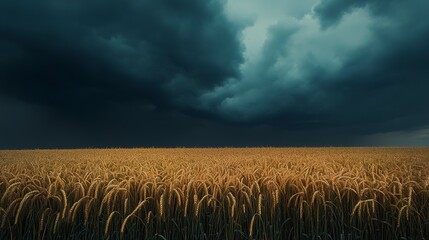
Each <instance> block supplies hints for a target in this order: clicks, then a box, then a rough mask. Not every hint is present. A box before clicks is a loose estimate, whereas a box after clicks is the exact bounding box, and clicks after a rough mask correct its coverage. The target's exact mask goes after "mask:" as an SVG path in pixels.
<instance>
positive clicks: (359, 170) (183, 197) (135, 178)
mask: <svg viewBox="0 0 429 240" xmlns="http://www.w3.org/2000/svg"><path fill="white" fill-rule="evenodd" d="M0 155H1V156H2V159H4V161H2V163H1V166H0V167H1V168H0V195H1V198H0V221H1V225H0V236H1V237H2V238H5V239H6V238H16V239H32V238H35V237H36V238H39V239H51V238H56V239H58V238H68V239H86V238H91V239H94V238H96V239H103V238H108V239H117V238H123V239H151V238H156V237H158V238H161V239H239V238H242V237H243V234H244V235H246V233H248V237H249V239H308V238H312V239H341V238H343V239H344V238H348V239H370V238H380V239H398V238H407V239H422V238H424V237H426V236H429V149H428V148H314V149H306V148H288V149H284V148H246V149H228V148H225V149H105V150H90V149H88V150H51V151H45V150H35V151H0ZM58 159H61V160H58Z"/></svg>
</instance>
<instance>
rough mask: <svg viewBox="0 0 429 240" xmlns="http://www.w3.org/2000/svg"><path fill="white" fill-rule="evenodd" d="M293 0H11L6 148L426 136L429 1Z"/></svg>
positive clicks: (1, 34)
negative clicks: (244, 5)
mask: <svg viewBox="0 0 429 240" xmlns="http://www.w3.org/2000/svg"><path fill="white" fill-rule="evenodd" d="M276 2H277V1H276ZM287 3H288V4H290V5H291V6H295V8H291V9H293V10H294V11H293V12H292V11H290V12H287V10H285V11H284V13H283V12H282V11H279V12H278V18H277V19H274V20H272V19H269V17H268V16H269V14H266V17H265V15H264V13H263V11H265V10H264V9H260V16H259V17H258V16H257V14H256V16H254V15H252V14H248V15H246V14H243V16H239V14H236V13H237V11H243V10H240V8H239V7H234V6H232V5H231V4H230V3H229V4H228V2H226V1H217V0H209V1H192V0H186V1H181V2H180V4H179V3H176V2H175V1H167V0H163V1H154V2H149V1H139V0H133V1H127V2H117V1H110V0H109V1H100V0H96V1H91V2H89V3H88V2H87V1H81V0H78V1H71V2H70V1H65V0H59V1H49V2H37V1H5V2H1V3H0V52H1V53H2V54H1V55H0V100H1V101H0V103H1V104H0V107H2V109H5V111H7V113H8V114H7V115H8V116H7V117H3V118H2V119H1V120H0V130H1V131H2V132H4V133H5V134H4V135H3V136H7V138H8V139H6V138H5V137H3V138H2V139H0V145H3V146H10V147H13V146H19V145H20V144H21V145H22V146H27V145H28V146H31V142H37V141H40V143H41V144H40V146H51V145H52V146H54V145H55V144H51V142H52V140H53V139H62V140H61V141H62V143H63V146H75V145H79V144H76V142H81V143H82V145H84V144H86V145H97V146H104V145H109V146H110V145H125V146H133V145H136V146H137V145H169V146H170V145H178V146H179V145H187V146H189V145H195V146H198V145H199V144H200V143H201V144H200V145H219V146H220V145H299V144H302V145H306V144H310V145H336V144H342V143H347V144H350V145H356V144H357V145H359V144H360V143H362V144H366V142H364V141H368V143H371V144H374V141H379V142H383V141H384V140H383V139H386V136H391V135H392V134H393V135H394V136H398V134H399V133H401V134H403V135H404V136H409V137H408V138H409V139H415V138H413V137H411V135H410V134H414V133H419V134H420V133H422V132H425V130H424V129H425V128H426V127H427V126H428V125H429V112H428V111H427V110H426V109H427V103H429V94H427V91H428V90H429V66H428V65H429V62H428V61H427V59H428V57H429V47H428V45H427V39H429V22H427V21H423V20H422V19H425V16H426V13H427V11H428V10H429V3H428V2H427V1H425V0H413V1H410V2H403V1H386V0H365V1H354V0H353V1H352V0H351V1H342V0H321V1H320V2H317V1H310V0H308V1H304V2H302V3H301V4H297V3H294V2H293V1H287ZM255 4H256V3H255ZM294 4H295V5H294ZM231 6H232V7H231ZM249 6H252V5H251V4H250V5H249ZM259 8H260V6H257V5H254V9H252V7H249V9H245V10H246V11H248V12H252V11H253V12H256V13H257V12H258V11H259ZM269 10H270V9H268V10H266V11H267V12H270V11H269ZM234 11H235V12H234ZM294 13H296V14H294ZM298 13H299V14H298ZM270 21H271V22H270ZM255 33H257V34H255ZM252 34H253V35H252ZM27 116H31V119H29V118H28V117H27ZM18 128H19V129H18ZM422 129H423V130H422ZM109 130H111V132H110V134H108V132H109ZM26 133H27V134H28V137H27V140H23V138H25V137H23V136H25V134H26ZM389 133H390V134H391V135H389ZM145 134H146V137H145V136H144V135H145ZM321 134H323V135H324V136H326V138H325V140H323V139H321V138H320V135H321ZM377 134H378V135H377ZM380 134H385V135H380ZM64 135H67V136H69V137H68V138H66V137H61V136H64ZM142 135H143V136H142ZM100 136H102V138H103V139H100ZM258 136H259V137H260V139H259V140H256V139H255V138H258ZM381 136H382V137H381ZM167 137H171V139H170V140H166V139H165V138H167ZM84 139H87V142H86V143H84V142H85V140H84ZM142 139H145V140H142ZM197 139H198V140H197ZM201 139H202V140H201ZM294 139H295V141H294ZM368 139H369V140H368ZM418 139H419V140H418V141H417V140H415V142H418V143H416V145H422V144H423V145H424V144H427V142H425V139H426V138H418ZM422 139H423V140H422ZM323 141H325V142H323ZM359 141H362V142H359ZM413 141H414V140H413ZM24 143H25V144H24ZM27 143H28V144H27ZM151 143H152V144H151ZM222 143H223V144H222ZM264 143H265V144H264ZM26 144H27V145H26ZM395 145H398V144H396V142H395ZM399 145H400V144H399Z"/></svg>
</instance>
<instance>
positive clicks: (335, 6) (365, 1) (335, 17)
mask: <svg viewBox="0 0 429 240" xmlns="http://www.w3.org/2000/svg"><path fill="white" fill-rule="evenodd" d="M394 2H395V0H393V1H391V0H347V1H341V0H322V1H321V2H320V4H318V5H317V6H316V7H315V8H314V12H315V13H316V14H317V15H318V17H319V18H320V23H321V25H322V27H323V28H327V27H329V26H331V25H335V24H337V23H338V22H339V21H340V20H341V18H342V17H343V16H344V15H345V14H348V13H350V12H352V11H353V10H354V9H356V8H361V7H366V6H367V5H369V6H370V7H371V8H372V10H387V8H388V6H389V4H393V3H394ZM396 2H398V1H396Z"/></svg>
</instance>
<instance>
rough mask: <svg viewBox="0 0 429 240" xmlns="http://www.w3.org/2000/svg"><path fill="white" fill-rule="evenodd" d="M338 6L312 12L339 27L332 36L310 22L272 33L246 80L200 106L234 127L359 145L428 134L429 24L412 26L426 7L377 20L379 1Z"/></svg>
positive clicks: (283, 25) (284, 25)
mask: <svg viewBox="0 0 429 240" xmlns="http://www.w3.org/2000/svg"><path fill="white" fill-rule="evenodd" d="M337 2H338V3H335V2H334V1H322V2H321V3H320V4H319V5H318V6H316V7H315V9H316V14H318V15H316V17H317V18H319V19H320V18H321V19H320V23H321V24H322V26H323V24H324V23H326V22H324V21H328V22H330V23H333V22H335V21H338V24H336V25H335V26H332V27H331V28H322V29H320V28H319V27H318V25H319V22H317V21H316V19H315V18H312V17H307V18H306V19H301V20H299V21H292V22H291V21H284V22H278V23H276V24H275V25H273V26H272V27H271V28H270V29H269V30H268V34H267V38H266V40H265V43H264V46H263V48H262V50H261V51H262V54H261V55H260V57H259V59H258V60H257V61H255V62H254V63H249V64H248V66H247V68H246V67H245V68H244V73H243V78H242V79H237V80H235V81H230V82H229V83H228V84H227V85H225V86H224V87H222V88H218V89H217V91H215V92H213V93H209V94H206V95H204V96H203V99H204V100H206V101H208V102H210V103H211V104H212V105H210V106H211V109H218V111H219V112H220V113H221V114H222V115H223V116H224V118H226V119H232V120H234V121H236V122H247V123H254V124H255V123H257V124H269V125H272V126H278V127H279V128H283V129H290V130H299V131H303V130H308V129H327V128H331V130H332V131H341V132H344V134H349V135H353V136H355V137H356V138H359V137H361V136H363V135H366V134H373V133H377V132H390V131H397V130H407V129H409V130H414V129H419V128H420V127H424V126H427V124H428V123H429V112H428V111H427V110H426V109H427V105H428V103H429V95H428V94H427V91H428V90H429V62H428V60H427V59H429V47H428V45H427V39H429V24H428V23H427V22H425V21H417V22H416V19H423V18H424V16H425V15H426V13H427V11H428V10H429V3H427V2H425V1H415V2H414V4H411V3H410V4H405V3H402V4H397V3H391V4H390V5H389V7H388V8H387V7H386V8H385V11H384V12H382V11H379V7H380V6H381V5H382V4H383V3H384V2H383V1H374V2H371V1H368V2H364V3H354V2H353V1H345V2H347V4H345V5H343V2H344V1H337ZM367 5H371V7H370V8H369V9H368V8H364V7H365V6H367ZM324 8H326V9H325V10H326V11H325V10H323V11H322V9H324ZM328 8H329V10H328ZM331 11H332V13H330V12H331ZM333 12H335V13H333ZM328 13H329V14H328ZM345 13H348V14H347V17H344V18H340V17H337V16H340V15H341V16H342V15H343V14H345ZM338 14H339V15H338ZM332 19H335V21H331V20H332ZM261 79H264V80H261Z"/></svg>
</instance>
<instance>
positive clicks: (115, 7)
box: [0, 0, 242, 114]
mask: <svg viewBox="0 0 429 240" xmlns="http://www.w3.org/2000/svg"><path fill="white" fill-rule="evenodd" d="M237 30H238V27H237V26H235V25H234V24H232V23H231V22H229V21H228V20H227V19H226V17H225V16H224V14H223V6H222V4H221V3H220V2H219V1H181V2H180V3H179V2H175V1H137V0H133V1H125V2H121V1H114V0H111V1H2V2H1V3H0V49H1V50H2V56H1V57H0V79H1V82H0V93H1V94H4V95H7V96H9V97H12V98H16V99H20V100H23V101H26V102H31V103H37V104H42V105H48V106H51V107H53V108H56V109H58V110H61V111H64V110H66V111H72V112H73V113H74V114H80V113H82V112H85V111H87V110H89V111H93V110H94V109H100V108H105V107H109V106H110V104H112V103H121V102H125V103H127V104H129V103H133V104H148V105H152V106H153V107H162V108H169V107H173V106H174V107H180V106H182V105H186V101H189V100H190V99H191V98H192V96H194V95H196V94H198V93H199V92H200V91H204V90H206V89H207V88H210V87H212V86H214V85H218V84H221V83H222V82H223V81H225V80H226V79H227V78H228V77H236V76H237V74H238V70H237V67H238V65H239V64H240V62H241V61H242V57H241V49H240V48H241V47H240V42H239V39H238V31H237ZM175 105H179V106H175ZM88 108H89V109H88Z"/></svg>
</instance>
